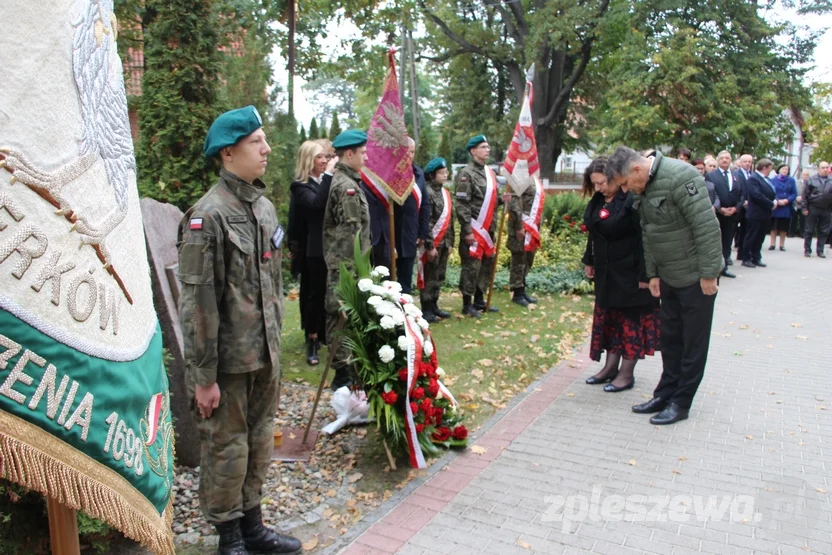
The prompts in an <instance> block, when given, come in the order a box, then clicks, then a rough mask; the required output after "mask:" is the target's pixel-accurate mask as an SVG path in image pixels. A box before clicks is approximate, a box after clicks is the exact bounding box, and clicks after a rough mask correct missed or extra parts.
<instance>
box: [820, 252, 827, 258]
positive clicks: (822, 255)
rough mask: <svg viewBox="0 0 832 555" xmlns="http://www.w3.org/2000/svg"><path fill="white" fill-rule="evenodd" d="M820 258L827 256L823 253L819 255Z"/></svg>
mask: <svg viewBox="0 0 832 555" xmlns="http://www.w3.org/2000/svg"><path fill="white" fill-rule="evenodd" d="M818 258H826V255H825V254H823V253H822V252H819V253H818Z"/></svg>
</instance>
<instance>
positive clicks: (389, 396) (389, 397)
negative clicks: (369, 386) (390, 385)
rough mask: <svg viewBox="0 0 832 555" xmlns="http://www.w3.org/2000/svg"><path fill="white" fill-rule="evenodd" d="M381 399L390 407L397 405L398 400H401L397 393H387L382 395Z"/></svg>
mask: <svg viewBox="0 0 832 555" xmlns="http://www.w3.org/2000/svg"><path fill="white" fill-rule="evenodd" d="M381 398H382V399H383V400H384V402H385V403H387V404H388V405H395V404H396V401H398V399H399V396H398V395H396V392H395V391H388V392H387V393H382V394H381Z"/></svg>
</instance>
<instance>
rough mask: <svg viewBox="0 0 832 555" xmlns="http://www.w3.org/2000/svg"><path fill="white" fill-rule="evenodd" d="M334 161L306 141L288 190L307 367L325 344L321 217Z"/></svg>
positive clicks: (291, 245)
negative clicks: (290, 193)
mask: <svg viewBox="0 0 832 555" xmlns="http://www.w3.org/2000/svg"><path fill="white" fill-rule="evenodd" d="M327 142H328V141H327ZM330 148H331V146H330ZM337 161H338V159H337V158H336V157H335V155H334V154H332V155H330V154H329V152H328V150H327V148H326V145H324V144H321V143H320V142H319V141H305V142H304V143H303V144H302V145H300V149H299V150H298V161H297V165H296V166H295V180H294V181H293V182H292V186H291V188H290V190H291V192H292V198H291V200H290V203H289V230H288V244H289V251H290V256H291V257H292V275H293V276H295V277H297V276H298V275H299V276H300V322H301V328H302V329H303V330H304V332H305V333H306V362H307V363H308V364H309V365H310V366H314V365H316V364H318V362H319V359H318V349H319V348H320V345H321V343H322V342H323V343H325V342H326V308H325V305H324V299H325V298H326V263H325V262H324V251H323V218H324V210H325V209H326V201H327V198H328V197H329V185H330V183H331V182H332V171H333V169H334V168H335V163H336V162H337Z"/></svg>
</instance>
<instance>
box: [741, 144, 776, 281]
mask: <svg viewBox="0 0 832 555" xmlns="http://www.w3.org/2000/svg"><path fill="white" fill-rule="evenodd" d="M771 166H772V162H771V160H769V159H768V158H761V159H760V161H759V162H757V171H755V172H754V173H752V174H751V175H750V176H749V177H748V182H747V183H746V187H745V193H746V194H747V195H748V209H747V210H746V214H745V219H746V225H747V226H748V229H747V230H746V232H745V238H744V239H743V243H742V265H743V266H744V267H746V268H765V267H766V265H765V264H763V262H762V254H761V252H760V251H761V249H762V247H763V239H764V238H765V236H766V234H767V233H768V228H769V225H770V224H771V212H772V210H774V209H775V208H776V207H777V200H776V199H775V193H774V185H773V184H772V183H771V181H770V180H769V178H768V174H770V173H771Z"/></svg>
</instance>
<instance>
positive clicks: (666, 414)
mask: <svg viewBox="0 0 832 555" xmlns="http://www.w3.org/2000/svg"><path fill="white" fill-rule="evenodd" d="M687 418H688V409H683V408H682V407H680V406H679V405H677V404H676V403H670V404H668V405H667V406H666V407H665V409H664V410H663V411H662V412H660V413H659V414H657V415H656V416H654V417H652V418H651V419H650V423H651V424H655V425H656V426H664V425H666V424H674V423H676V422H678V421H679V420H687Z"/></svg>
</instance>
